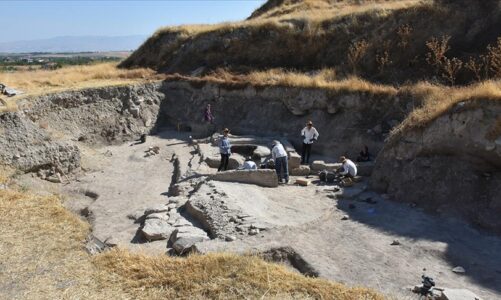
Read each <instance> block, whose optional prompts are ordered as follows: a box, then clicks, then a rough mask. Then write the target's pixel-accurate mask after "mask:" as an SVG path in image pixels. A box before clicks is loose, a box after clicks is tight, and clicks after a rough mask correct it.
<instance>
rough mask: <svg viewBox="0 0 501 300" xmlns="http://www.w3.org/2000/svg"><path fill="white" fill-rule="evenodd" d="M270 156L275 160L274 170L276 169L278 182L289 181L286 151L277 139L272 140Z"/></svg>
mask: <svg viewBox="0 0 501 300" xmlns="http://www.w3.org/2000/svg"><path fill="white" fill-rule="evenodd" d="M271 157H272V158H273V161H274V162H275V170H276V171H277V176H278V182H280V183H281V182H282V180H284V181H285V183H289V162H288V159H287V158H288V157H287V151H285V148H284V146H283V145H282V144H281V143H280V142H279V141H273V148H272V149H271Z"/></svg>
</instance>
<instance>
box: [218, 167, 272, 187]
mask: <svg viewBox="0 0 501 300" xmlns="http://www.w3.org/2000/svg"><path fill="white" fill-rule="evenodd" d="M209 180H215V181H225V182H238V183H248V184H255V185H259V186H263V187H277V186H278V178H277V174H276V172H275V170H269V169H260V170H231V171H226V172H219V173H217V174H214V175H211V176H209Z"/></svg>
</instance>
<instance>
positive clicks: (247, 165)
mask: <svg viewBox="0 0 501 300" xmlns="http://www.w3.org/2000/svg"><path fill="white" fill-rule="evenodd" d="M242 169H243V170H257V165H256V163H255V162H254V161H253V160H252V158H250V157H247V158H246V159H245V162H244V165H243V166H242Z"/></svg>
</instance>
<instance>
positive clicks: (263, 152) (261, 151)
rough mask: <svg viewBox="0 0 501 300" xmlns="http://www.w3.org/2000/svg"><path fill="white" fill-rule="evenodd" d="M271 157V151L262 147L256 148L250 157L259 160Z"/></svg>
mask: <svg viewBox="0 0 501 300" xmlns="http://www.w3.org/2000/svg"><path fill="white" fill-rule="evenodd" d="M270 155H271V150H270V148H268V147H264V146H257V147H256V149H255V150H254V152H253V153H252V156H256V157H259V158H265V157H268V156H270Z"/></svg>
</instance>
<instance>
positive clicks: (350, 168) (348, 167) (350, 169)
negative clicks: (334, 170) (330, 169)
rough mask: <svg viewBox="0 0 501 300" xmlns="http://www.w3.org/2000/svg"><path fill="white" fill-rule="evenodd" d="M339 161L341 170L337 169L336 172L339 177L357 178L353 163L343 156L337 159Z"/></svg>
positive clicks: (355, 167)
mask: <svg viewBox="0 0 501 300" xmlns="http://www.w3.org/2000/svg"><path fill="white" fill-rule="evenodd" d="M339 161H340V162H341V163H342V164H343V165H342V166H341V168H339V169H338V172H339V174H340V175H341V176H343V177H345V178H354V177H355V176H357V166H356V165H355V163H354V162H353V161H351V160H350V159H347V158H346V157H344V156H341V157H340V158H339Z"/></svg>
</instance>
